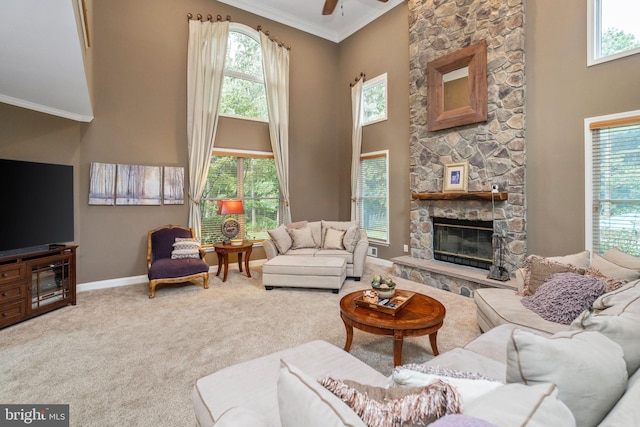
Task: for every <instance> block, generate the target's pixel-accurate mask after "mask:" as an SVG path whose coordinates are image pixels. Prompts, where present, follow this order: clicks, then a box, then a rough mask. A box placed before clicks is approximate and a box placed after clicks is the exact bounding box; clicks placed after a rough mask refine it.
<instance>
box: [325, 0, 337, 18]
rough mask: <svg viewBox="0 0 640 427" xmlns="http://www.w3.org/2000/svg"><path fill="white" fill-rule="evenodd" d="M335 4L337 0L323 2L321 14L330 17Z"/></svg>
mask: <svg viewBox="0 0 640 427" xmlns="http://www.w3.org/2000/svg"><path fill="white" fill-rule="evenodd" d="M337 4H338V0H325V2H324V7H323V8H322V14H323V15H331V14H332V13H333V10H334V9H335V8H336V5H337Z"/></svg>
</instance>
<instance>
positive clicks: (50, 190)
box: [0, 159, 74, 257]
mask: <svg viewBox="0 0 640 427" xmlns="http://www.w3.org/2000/svg"><path fill="white" fill-rule="evenodd" d="M0 201H1V202H0V257H2V256H10V255H15V254H22V253H27V252H36V251H39V250H43V249H48V248H49V246H50V245H56V244H63V243H68V242H72V241H73V240H74V234H73V223H74V221H73V166H69V165H56V164H48V163H35V162H24V161H18V160H6V159H0Z"/></svg>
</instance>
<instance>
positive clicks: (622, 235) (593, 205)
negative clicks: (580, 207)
mask: <svg viewBox="0 0 640 427" xmlns="http://www.w3.org/2000/svg"><path fill="white" fill-rule="evenodd" d="M586 124H587V125H588V130H587V140H589V139H590V141H589V142H590V144H589V145H590V146H588V147H587V161H589V162H590V164H587V165H586V170H587V171H589V170H590V171H591V177H590V181H591V182H590V184H591V185H590V186H589V185H588V184H589V182H587V189H588V192H587V194H586V199H587V207H586V208H587V212H588V213H590V214H591V215H590V216H591V218H590V220H589V218H588V217H589V216H588V217H587V218H588V220H587V230H586V231H587V233H586V234H587V242H589V240H591V245H590V247H591V251H592V253H596V254H603V253H604V252H606V251H607V250H608V249H610V248H614V247H615V248H618V249H620V250H621V251H623V252H626V253H628V254H631V255H635V256H640V111H637V112H633V113H630V114H628V115H617V116H609V117H600V118H596V119H592V120H588V121H587V122H586ZM589 154H590V156H589ZM589 157H590V159H589ZM589 187H591V188H589ZM589 193H590V194H589ZM588 247H589V245H588Z"/></svg>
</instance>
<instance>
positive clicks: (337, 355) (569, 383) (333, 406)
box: [192, 270, 640, 427]
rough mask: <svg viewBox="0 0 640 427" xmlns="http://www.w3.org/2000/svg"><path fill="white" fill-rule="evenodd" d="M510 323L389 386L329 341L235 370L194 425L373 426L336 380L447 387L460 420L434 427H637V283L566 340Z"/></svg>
mask: <svg viewBox="0 0 640 427" xmlns="http://www.w3.org/2000/svg"><path fill="white" fill-rule="evenodd" d="M639 271H640V270H639ZM481 294H482V293H481ZM514 304H515V302H514ZM518 304H520V303H519V301H518ZM511 316H513V317H511ZM506 317H509V318H510V319H515V320H516V321H515V322H513V323H511V322H509V321H503V322H502V324H500V325H498V326H496V327H492V328H490V329H487V331H486V332H485V333H484V334H483V335H481V336H480V337H478V338H476V339H475V340H473V341H471V342H470V343H468V344H467V345H466V346H465V347H464V348H457V349H454V350H451V351H448V352H446V353H443V354H441V355H439V356H437V357H435V358H433V359H431V360H429V361H428V362H426V363H424V364H421V365H405V366H400V367H398V368H396V369H395V370H394V372H393V373H392V375H391V376H389V377H385V376H384V375H382V374H380V373H379V372H377V371H375V370H374V369H372V368H371V367H369V366H367V365H366V364H364V363H363V362H361V361H359V360H358V359H356V358H355V357H353V356H351V355H350V354H349V353H346V352H344V351H343V350H341V349H340V348H338V347H336V346H333V345H331V344H329V343H326V342H323V341H314V342H310V343H306V344H303V345H300V346H297V347H294V348H290V349H287V350H283V351H280V352H277V353H273V354H270V355H267V356H264V357H261V358H258V359H254V360H250V361H247V362H244V363H240V364H237V365H234V366H230V367H227V368H224V369H222V370H220V371H218V372H215V373H212V374H211V375H209V376H206V377H204V378H201V379H199V380H198V381H197V382H196V384H195V387H194V389H193V394H192V398H193V404H194V408H195V414H196V418H197V421H198V423H199V424H200V425H201V426H216V427H225V426H236V427H238V426H239V427H242V426H252V427H256V426H257V427H260V426H285V427H286V426H318V427H320V426H322V427H326V426H365V425H367V423H365V422H364V421H363V418H366V417H369V418H366V419H368V420H369V422H368V424H369V425H372V424H375V423H376V422H377V421H376V420H375V419H373V420H372V419H371V418H370V417H371V413H370V412H367V413H365V414H360V415H362V416H363V418H361V417H360V416H358V414H357V413H356V412H355V411H354V410H353V409H352V408H351V407H350V406H349V405H348V404H347V403H345V402H350V403H351V404H353V403H354V401H357V400H358V399H360V401H362V400H364V401H365V402H368V403H367V404H369V403H371V407H376V404H375V402H370V400H371V398H369V395H368V394H367V395H364V394H358V391H357V390H358V389H357V388H350V387H352V385H350V384H349V383H348V382H346V383H345V384H348V387H347V389H348V390H349V392H350V393H351V394H350V396H351V397H352V398H351V399H340V398H339V397H338V396H337V394H334V393H332V392H330V391H329V390H328V387H323V385H322V384H321V383H320V382H319V380H322V381H323V384H325V385H326V383H327V378H331V379H339V380H352V381H356V382H358V383H361V384H368V385H371V386H377V387H380V388H389V387H394V390H396V391H397V390H398V389H397V387H398V386H400V387H402V388H404V389H405V390H407V392H409V391H410V390H409V389H408V388H407V387H413V386H421V387H422V386H425V385H427V384H431V383H432V382H433V381H434V380H439V381H443V382H445V383H447V384H450V385H451V386H452V387H453V388H454V389H455V390H456V393H457V394H459V397H460V399H459V405H460V406H459V407H457V409H458V410H459V411H460V412H461V415H446V416H442V417H441V418H440V419H439V420H438V421H436V422H435V423H433V425H434V427H436V426H443V427H444V426H451V425H458V424H456V422H462V421H463V420H459V419H456V420H453V417H464V418H467V419H466V420H465V421H467V422H474V423H475V424H470V425H482V424H481V423H482V421H486V422H489V423H492V424H493V425H497V426H509V427H510V426H516V425H522V426H544V427H548V426H554V427H555V426H575V425H578V426H596V425H598V426H606V427H609V426H611V427H613V426H616V427H617V426H633V425H640V406H638V404H637V402H638V401H640V373H639V372H638V367H639V366H640V280H635V281H631V282H629V283H627V284H625V285H623V286H621V287H619V288H617V289H615V290H612V291H610V292H606V293H605V294H603V295H601V296H600V297H598V298H597V299H596V300H595V302H594V303H593V305H592V308H591V310H587V311H584V312H583V313H582V314H580V315H579V316H578V318H577V319H575V320H574V321H573V322H572V323H571V324H570V325H565V326H563V327H562V328H560V329H562V330H561V331H559V332H555V330H546V329H548V328H547V326H548V325H547V326H545V325H542V326H540V325H533V327H531V326H532V325H527V324H526V321H523V320H521V319H520V320H518V319H516V317H517V316H516V315H515V314H509V315H508V316H505V318H506ZM490 321H491V322H493V321H494V320H490ZM501 321H502V320H501ZM552 329H553V328H552ZM437 384H442V383H437ZM353 387H356V386H355V385H353ZM430 387H434V385H431V386H430ZM354 390H355V391H354ZM378 391H379V390H378ZM372 393H373V392H372ZM411 393H416V392H415V391H411ZM354 396H355V397H354ZM371 396H373V394H371ZM356 398H357V399H356ZM374 413H375V412H374ZM377 414H378V415H380V414H381V413H377ZM441 415H443V414H441ZM449 419H451V423H448V420H449ZM380 425H382V424H380Z"/></svg>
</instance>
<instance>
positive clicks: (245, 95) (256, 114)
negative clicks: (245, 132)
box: [220, 31, 268, 120]
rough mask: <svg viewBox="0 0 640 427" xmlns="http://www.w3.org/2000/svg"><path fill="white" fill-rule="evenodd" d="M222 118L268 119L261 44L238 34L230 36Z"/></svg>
mask: <svg viewBox="0 0 640 427" xmlns="http://www.w3.org/2000/svg"><path fill="white" fill-rule="evenodd" d="M220 114H226V115H231V116H239V117H245V118H253V119H259V120H267V119H268V112H267V95H266V91H265V87H264V78H263V71H262V50H261V47H260V43H259V42H258V41H257V40H255V39H254V38H252V37H250V36H248V35H246V34H244V33H241V32H237V31H230V32H229V44H228V47H227V58H226V64H225V76H224V82H223V84H222V95H221V98H220Z"/></svg>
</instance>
